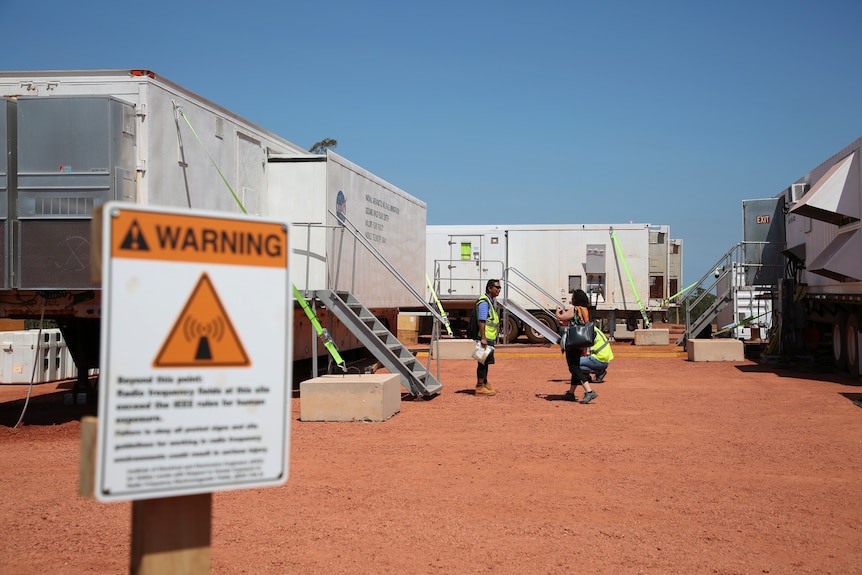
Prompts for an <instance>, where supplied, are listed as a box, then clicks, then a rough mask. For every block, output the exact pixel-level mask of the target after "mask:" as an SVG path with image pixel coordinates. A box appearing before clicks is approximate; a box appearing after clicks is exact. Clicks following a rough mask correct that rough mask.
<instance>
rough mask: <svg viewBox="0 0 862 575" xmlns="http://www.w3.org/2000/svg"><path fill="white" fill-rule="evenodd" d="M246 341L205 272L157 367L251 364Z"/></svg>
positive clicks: (172, 330) (177, 322)
mask: <svg viewBox="0 0 862 575" xmlns="http://www.w3.org/2000/svg"><path fill="white" fill-rule="evenodd" d="M250 365H251V361H249V359H248V356H247V355H246V353H245V349H243V347H242V342H241V341H240V340H239V337H237V334H236V332H235V331H234V328H233V324H231V322H230V318H229V317H228V316H227V312H226V311H225V309H224V306H222V303H221V300H219V297H218V294H217V293H216V291H215V288H214V287H213V284H212V282H211V281H210V278H209V276H208V275H207V274H203V275H202V276H201V279H200V280H198V284H197V285H196V286H195V289H194V291H193V292H192V295H191V297H189V299H188V301H187V302H186V305H185V307H184V308H183V311H182V313H180V317H178V318H177V321H176V322H175V323H174V327H173V328H172V329H171V332H170V334H169V335H168V338H167V339H166V340H165V343H163V344H162V349H161V350H160V351H159V354H158V355H157V356H156V359H155V361H154V362H153V366H154V367H229V366H233V367H247V366H250Z"/></svg>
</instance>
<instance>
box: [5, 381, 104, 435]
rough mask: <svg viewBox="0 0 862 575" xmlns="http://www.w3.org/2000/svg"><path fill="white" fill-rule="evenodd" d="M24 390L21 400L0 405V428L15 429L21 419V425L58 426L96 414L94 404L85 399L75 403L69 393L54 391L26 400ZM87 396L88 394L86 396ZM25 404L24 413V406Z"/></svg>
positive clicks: (73, 396)
mask: <svg viewBox="0 0 862 575" xmlns="http://www.w3.org/2000/svg"><path fill="white" fill-rule="evenodd" d="M26 393H27V392H26V389H25V390H24V391H23V392H22V395H24V396H25V397H23V398H22V399H16V400H14V401H7V402H4V403H0V427H15V424H16V423H17V422H18V420H19V419H21V413H22V411H23V412H24V417H23V419H21V425H22V426H23V425H60V424H63V423H68V422H70V421H80V420H81V418H82V417H84V416H85V415H93V416H95V415H96V414H97V412H98V408H97V405H96V403H95V402H94V401H93V400H92V399H89V398H88V399H87V400H86V401H85V402H84V403H83V404H77V403H76V400H77V398H76V395H77V394H75V393H72V391H71V386H70V388H69V391H65V390H64V391H56V392H53V393H46V394H43V395H37V396H33V397H30V400H29V402H28V401H27V399H26ZM88 395H89V394H88ZM25 404H26V407H27V408H26V411H25V410H24V406H25Z"/></svg>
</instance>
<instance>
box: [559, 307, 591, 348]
mask: <svg viewBox="0 0 862 575" xmlns="http://www.w3.org/2000/svg"><path fill="white" fill-rule="evenodd" d="M560 331H561V332H562V333H561V334H560V339H561V342H560V345H561V346H562V347H563V349H581V348H585V347H592V346H593V342H594V341H596V326H595V324H594V323H593V322H591V321H588V322H584V321H583V320H581V318H580V317H578V314H577V312H576V313H575V317H574V318H572V323H571V324H569V325H567V326H565V327H562V328H560Z"/></svg>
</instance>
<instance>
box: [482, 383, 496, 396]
mask: <svg viewBox="0 0 862 575" xmlns="http://www.w3.org/2000/svg"><path fill="white" fill-rule="evenodd" d="M482 385H484V386H485V387H487V388H488V389H490V390H491V391H493V392H494V393H497V388H496V387H491V384H490V383H488V382H487V381H486V382H485V383H483V384H482Z"/></svg>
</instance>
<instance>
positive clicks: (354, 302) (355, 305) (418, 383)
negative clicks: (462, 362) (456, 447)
mask: <svg viewBox="0 0 862 575" xmlns="http://www.w3.org/2000/svg"><path fill="white" fill-rule="evenodd" d="M314 294H315V297H316V298H317V299H318V300H320V301H321V302H322V303H323V304H324V305H326V307H327V308H328V309H329V310H330V311H331V312H332V314H333V315H334V316H335V317H337V318H338V320H339V321H341V323H343V324H344V325H345V326H346V327H347V328H348V329H349V330H350V331H351V333H353V335H355V336H356V338H357V339H358V340H359V342H360V343H361V344H362V345H364V346H365V348H366V349H368V351H370V352H371V353H372V354H373V355H374V357H375V358H377V360H378V361H380V363H382V364H383V365H384V366H385V367H386V369H388V370H389V371H390V372H392V373H397V374H399V375H400V376H401V385H403V386H404V388H405V389H406V390H407V392H408V393H409V394H410V395H412V396H414V397H420V396H422V397H429V396H432V395H436V394H438V393H440V391H441V390H442V389H443V385H442V384H441V383H440V382H439V381H437V379H436V378H434V376H433V375H431V374H430V373H429V372H428V370H427V369H426V368H425V366H423V365H422V363H421V362H419V361H418V359H417V358H416V356H414V355H413V353H412V352H410V350H408V349H407V348H406V347H404V345H403V344H402V343H401V342H400V341H398V338H396V337H395V336H394V335H392V332H390V331H389V330H388V329H386V326H385V325H383V323H382V322H381V321H380V320H379V319H377V318H376V317H374V314H372V313H371V312H370V311H369V310H368V308H366V307H365V306H364V305H362V302H360V301H359V300H358V299H356V297H354V296H353V295H352V294H351V293H350V292H348V291H335V290H317V291H315V292H314Z"/></svg>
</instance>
